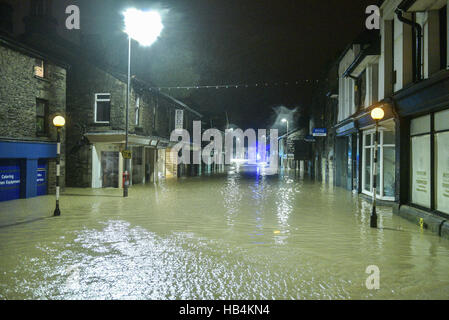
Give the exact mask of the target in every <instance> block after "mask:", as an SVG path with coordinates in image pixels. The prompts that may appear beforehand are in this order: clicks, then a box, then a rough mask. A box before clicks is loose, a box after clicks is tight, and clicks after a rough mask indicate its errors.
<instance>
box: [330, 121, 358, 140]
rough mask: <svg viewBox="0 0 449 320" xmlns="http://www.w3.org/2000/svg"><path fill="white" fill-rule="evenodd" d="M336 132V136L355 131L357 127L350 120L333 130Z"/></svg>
mask: <svg viewBox="0 0 449 320" xmlns="http://www.w3.org/2000/svg"><path fill="white" fill-rule="evenodd" d="M335 131H336V133H337V136H343V135H346V134H349V133H352V132H356V131H357V127H356V125H355V122H354V121H351V122H349V123H347V124H345V125H344V126H341V127H339V128H337V130H335Z"/></svg>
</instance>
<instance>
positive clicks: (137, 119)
mask: <svg viewBox="0 0 449 320" xmlns="http://www.w3.org/2000/svg"><path fill="white" fill-rule="evenodd" d="M140 100H141V99H140V96H137V98H136V104H135V108H134V115H135V116H134V125H135V126H136V127H139V126H140V111H141V110H140Z"/></svg>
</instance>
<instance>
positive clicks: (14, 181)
mask: <svg viewBox="0 0 449 320" xmlns="http://www.w3.org/2000/svg"><path fill="white" fill-rule="evenodd" d="M19 198H20V166H19V165H17V164H11V165H4V166H0V201H6V200H13V199H19Z"/></svg>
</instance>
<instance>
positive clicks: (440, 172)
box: [435, 132, 449, 214]
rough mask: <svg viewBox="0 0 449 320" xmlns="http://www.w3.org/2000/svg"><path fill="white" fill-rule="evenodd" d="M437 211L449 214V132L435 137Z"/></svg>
mask: <svg viewBox="0 0 449 320" xmlns="http://www.w3.org/2000/svg"><path fill="white" fill-rule="evenodd" d="M435 162H436V164H435V171H436V184H435V189H436V190H435V191H436V199H435V200H436V201H435V204H436V209H437V210H438V211H441V212H444V213H447V214H449V132H441V133H437V134H436V135H435Z"/></svg>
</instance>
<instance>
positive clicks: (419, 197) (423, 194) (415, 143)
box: [410, 115, 431, 208]
mask: <svg viewBox="0 0 449 320" xmlns="http://www.w3.org/2000/svg"><path fill="white" fill-rule="evenodd" d="M410 130H411V150H410V151H411V172H412V183H411V187H412V190H411V200H412V203H414V204H417V205H420V206H422V207H426V208H430V207H431V184H430V183H431V159H430V158H431V150H430V131H431V122H430V115H427V116H424V117H420V118H416V119H413V120H412V121H411V129H410Z"/></svg>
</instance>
